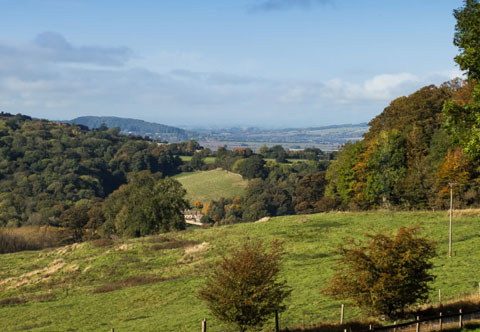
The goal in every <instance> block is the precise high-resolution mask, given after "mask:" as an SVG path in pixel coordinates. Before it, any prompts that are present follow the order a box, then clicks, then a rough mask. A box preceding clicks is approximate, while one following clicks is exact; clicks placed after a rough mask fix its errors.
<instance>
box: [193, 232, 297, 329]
mask: <svg viewBox="0 0 480 332" xmlns="http://www.w3.org/2000/svg"><path fill="white" fill-rule="evenodd" d="M281 255H282V251H281V249H280V246H279V245H278V243H277V242H273V243H272V246H271V249H270V251H267V250H266V249H265V248H264V246H263V244H262V243H261V242H258V243H256V244H253V243H246V244H245V245H244V246H243V247H241V248H239V249H236V250H235V251H234V252H233V253H232V255H231V256H230V257H224V258H223V259H222V261H221V262H220V263H219V265H218V267H217V268H216V269H215V270H214V271H213V273H212V274H211V275H210V276H209V277H208V279H207V282H206V284H205V286H204V288H202V289H201V290H200V292H199V297H200V298H201V299H202V300H204V301H206V302H207V306H208V308H209V309H210V310H211V311H212V313H213V314H214V315H215V316H217V317H218V318H219V319H220V320H223V321H225V322H229V323H232V324H235V325H236V326H237V327H238V328H239V330H240V331H242V332H243V331H246V330H247V328H248V327H255V326H261V325H263V323H264V321H265V320H266V319H267V318H268V317H269V316H271V315H273V314H274V313H275V312H280V311H283V310H285V306H284V305H282V302H283V300H284V299H285V298H286V297H287V296H288V295H289V294H290V292H291V290H290V288H289V287H288V286H287V285H286V282H285V281H278V273H279V271H280V258H281Z"/></svg>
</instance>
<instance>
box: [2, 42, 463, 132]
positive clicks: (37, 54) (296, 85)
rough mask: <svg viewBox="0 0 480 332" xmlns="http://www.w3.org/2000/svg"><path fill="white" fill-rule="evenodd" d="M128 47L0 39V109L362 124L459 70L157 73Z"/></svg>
mask: <svg viewBox="0 0 480 332" xmlns="http://www.w3.org/2000/svg"><path fill="white" fill-rule="evenodd" d="M131 54H133V52H131V51H124V50H123V48H108V47H77V46H72V44H71V43H70V42H69V41H67V40H66V39H65V38H63V37H61V36H60V35H58V34H49V35H43V36H42V37H41V38H37V41H36V44H32V43H30V44H24V45H7V44H3V45H2V44H0V110H2V111H7V112H12V113H17V112H18V113H25V114H28V115H32V116H37V117H43V118H51V119H71V118H74V117H76V116H80V115H89V114H96V115H117V116H127V117H136V118H141V119H145V120H150V121H157V122H160V123H166V124H176V125H180V124H185V125H191V124H197V125H198V124H201V125H210V124H218V125H238V124H240V125H244V124H245V125H258V126H267V125H284V126H293V125H297V126H298V125H316V124H331V123H339V122H352V123H353V122H362V121H368V120H369V119H370V118H372V117H373V116H375V115H376V114H378V113H379V112H381V111H382V109H383V107H385V106H386V105H388V103H389V102H390V101H391V100H392V99H394V98H397V97H399V96H402V95H408V94H410V93H412V92H414V91H415V90H417V89H418V88H420V87H422V86H425V85H428V84H432V83H433V84H440V83H442V82H443V81H446V80H448V79H451V78H453V77H455V76H458V75H457V74H459V72H458V71H455V70H447V71H443V72H435V73H427V74H421V75H420V74H412V73H393V74H392V73H389V74H381V75H376V76H373V77H371V78H369V79H366V80H364V81H363V82H350V81H348V80H345V79H340V78H337V79H332V80H328V81H323V82H322V81H300V80H288V81H282V80H279V79H267V78H263V77H255V76H248V75H238V74H232V73H228V72H221V71H209V70H198V71H197V70H193V69H192V68H189V67H172V68H167V69H166V70H164V71H161V72H158V71H153V70H152V69H151V68H148V67H147V66H141V67H132V63H131V61H130V60H129V59H130V57H131ZM66 64H67V65H66ZM137 64H138V63H137ZM175 68H179V69H175ZM460 74H461V73H460Z"/></svg>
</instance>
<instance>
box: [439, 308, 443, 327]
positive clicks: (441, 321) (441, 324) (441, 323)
mask: <svg viewBox="0 0 480 332" xmlns="http://www.w3.org/2000/svg"><path fill="white" fill-rule="evenodd" d="M442 328H443V319H442V313H441V312H440V331H441V330H442Z"/></svg>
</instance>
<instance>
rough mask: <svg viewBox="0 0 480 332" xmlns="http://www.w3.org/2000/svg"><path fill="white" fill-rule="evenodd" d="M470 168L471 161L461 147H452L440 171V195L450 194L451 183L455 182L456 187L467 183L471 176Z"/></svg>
mask: <svg viewBox="0 0 480 332" xmlns="http://www.w3.org/2000/svg"><path fill="white" fill-rule="evenodd" d="M469 168H470V163H469V161H468V159H467V158H466V157H465V156H464V154H463V151H462V149H461V148H460V147H457V148H456V149H455V150H452V149H450V150H449V151H448V155H447V156H445V161H444V162H443V163H442V165H441V166H440V170H439V171H438V186H439V187H440V191H439V195H440V196H446V195H448V193H449V190H450V189H449V184H450V183H454V184H455V185H456V187H455V188H458V186H459V185H464V184H466V183H467V182H468V180H469V178H470V172H469Z"/></svg>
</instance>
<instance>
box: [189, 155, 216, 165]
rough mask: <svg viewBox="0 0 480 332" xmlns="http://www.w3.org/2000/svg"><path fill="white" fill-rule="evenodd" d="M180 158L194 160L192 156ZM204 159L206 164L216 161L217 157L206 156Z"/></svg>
mask: <svg viewBox="0 0 480 332" xmlns="http://www.w3.org/2000/svg"><path fill="white" fill-rule="evenodd" d="M180 159H182V161H184V162H189V161H190V160H192V156H180ZM203 161H204V162H205V164H213V163H214V162H215V157H206V158H204V159H203Z"/></svg>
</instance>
